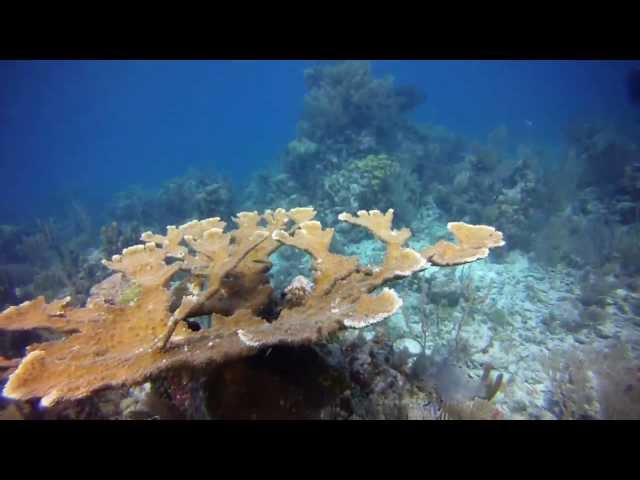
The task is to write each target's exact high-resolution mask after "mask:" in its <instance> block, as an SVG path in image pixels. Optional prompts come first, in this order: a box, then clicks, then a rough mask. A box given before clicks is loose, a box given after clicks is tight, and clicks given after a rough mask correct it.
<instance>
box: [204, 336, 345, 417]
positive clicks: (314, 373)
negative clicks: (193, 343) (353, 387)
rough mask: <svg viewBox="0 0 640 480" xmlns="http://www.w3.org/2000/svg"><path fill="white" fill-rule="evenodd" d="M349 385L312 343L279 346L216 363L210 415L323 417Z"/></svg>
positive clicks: (208, 398)
mask: <svg viewBox="0 0 640 480" xmlns="http://www.w3.org/2000/svg"><path fill="white" fill-rule="evenodd" d="M348 388H349V383H348V381H347V379H346V377H345V376H344V374H343V373H342V372H341V371H339V370H337V369H335V368H332V367H331V366H329V365H328V364H327V362H326V361H325V360H324V359H323V358H322V357H321V356H320V354H318V353H317V352H316V351H315V350H314V349H313V348H310V347H291V346H274V347H272V348H271V349H267V350H265V351H264V352H263V353H260V354H258V355H256V356H253V357H247V358H243V359H241V360H238V361H235V362H231V363H228V364H224V365H221V366H220V367H218V368H216V369H214V370H213V371H212V372H211V373H210V375H209V376H208V378H207V380H206V381H205V383H204V394H205V402H206V407H207V410H208V413H209V415H210V416H211V418H216V419H242V420H244V419H263V420H276V419H319V418H321V416H322V411H323V409H325V408H329V407H331V406H332V405H333V404H334V403H335V402H336V401H337V400H338V398H339V397H340V395H341V394H342V393H343V392H344V391H346V390H347V389H348Z"/></svg>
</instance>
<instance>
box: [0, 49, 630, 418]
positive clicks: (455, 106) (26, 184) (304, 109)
mask: <svg viewBox="0 0 640 480" xmlns="http://www.w3.org/2000/svg"><path fill="white" fill-rule="evenodd" d="M639 68H640V62H639V61H533V60H519V61H487V60H469V61H440V60H438V61H435V60H432V61H371V62H368V61H347V62H345V61H340V62H335V61H289V60H278V61H275V60H273V61H0V126H1V128H0V178H2V180H3V188H2V189H0V309H1V310H4V309H6V308H8V307H10V306H11V305H18V304H21V303H23V302H26V301H30V300H33V299H35V298H36V297H38V296H41V295H42V296H44V297H45V299H46V301H47V302H51V301H53V300H55V299H59V298H62V297H66V296H70V297H71V302H72V304H73V305H74V306H82V305H84V304H85V303H86V302H87V300H88V299H89V298H90V297H91V296H92V294H94V293H95V289H93V290H92V288H93V287H94V285H96V284H99V283H100V282H102V281H104V280H105V279H108V277H109V275H110V274H111V272H110V271H109V270H108V269H107V268H106V267H105V266H104V265H103V264H102V263H101V261H102V260H103V259H105V258H106V259H110V258H111V257H112V256H113V255H117V254H120V252H121V251H122V250H123V249H124V248H126V247H129V246H132V245H135V244H137V243H140V236H141V234H142V233H143V232H146V231H149V230H151V231H153V232H164V229H165V227H166V226H167V225H182V224H185V223H186V222H189V221H192V220H194V219H204V218H209V217H214V216H217V217H220V218H222V219H223V220H224V221H226V222H227V223H228V224H231V223H232V217H233V216H234V215H235V214H237V213H238V212H241V211H254V210H255V211H259V212H262V211H265V210H267V209H272V210H275V209H276V208H285V209H293V208H296V207H307V206H313V207H314V208H315V209H316V210H317V212H318V214H317V217H316V218H317V219H318V220H320V221H321V222H322V224H323V225H324V226H327V227H335V228H336V236H335V237H334V239H333V242H332V243H331V250H332V251H333V252H336V253H338V254H341V255H353V256H356V257H358V258H359V259H360V261H361V263H362V264H364V265H372V264H375V263H379V262H380V261H381V260H382V258H383V256H384V253H385V250H384V248H383V245H382V243H381V242H379V241H378V240H376V239H374V238H373V237H371V236H368V235H366V233H365V232H363V231H362V232H361V231H356V230H355V229H345V228H342V227H341V226H340V225H339V222H338V215H339V214H341V213H342V212H350V213H352V214H355V213H356V212H358V211H360V210H373V209H377V210H381V211H382V212H386V211H387V210H388V209H393V210H394V221H393V224H394V226H396V227H397V228H400V227H408V228H410V229H411V231H412V234H413V236H412V239H411V241H410V243H411V245H412V247H414V248H423V247H426V246H427V245H430V244H433V243H434V242H435V241H437V240H438V239H441V238H450V236H449V235H448V232H447V223H448V222H458V221H463V222H468V223H470V224H483V225H491V226H493V227H495V228H496V229H498V230H499V231H500V232H502V233H503V234H504V239H505V242H506V244H505V245H504V246H501V247H500V248H497V249H495V250H492V251H491V254H490V255H489V256H488V258H485V259H482V260H479V261H477V262H475V263H470V264H468V265H462V266H455V267H448V268H440V269H431V268H428V269H426V270H424V271H423V272H419V273H417V274H416V275H413V276H411V277H410V278H407V279H405V280H403V281H399V282H397V283H394V285H393V286H394V288H395V290H396V291H397V292H398V294H399V296H400V297H401V298H402V300H403V303H402V307H401V308H400V309H398V311H397V312H395V313H394V314H393V315H392V316H390V317H389V318H387V319H386V320H384V321H382V322H380V323H376V324H375V325H372V326H369V327H366V328H362V329H357V330H345V331H341V332H339V333H338V334H336V335H331V336H328V337H326V338H325V339H323V340H322V341H319V342H315V343H314V344H313V345H311V346H306V347H296V348H293V347H291V348H276V347H274V349H269V350H268V353H265V352H262V351H261V352H258V353H257V354H256V355H254V356H249V357H247V358H244V359H241V360H238V361H234V362H228V363H224V364H222V365H219V366H216V367H215V368H207V369H192V370H186V371H185V370H180V371H175V372H174V371H172V372H169V373H163V374H162V375H158V376H157V377H154V378H153V379H151V380H150V381H148V382H146V383H144V384H142V385H136V386H134V385H131V386H126V387H122V388H112V389H103V390H100V391H99V392H96V393H95V394H93V395H91V396H89V397H87V398H83V399H81V400H73V401H71V400H70V401H67V402H63V403H62V404H59V405H56V406H55V407H52V408H42V407H40V406H38V403H37V401H35V400H33V401H32V400H28V401H21V400H20V401H16V400H12V399H10V398H8V397H6V398H2V399H1V400H0V408H2V409H3V410H2V413H0V415H2V416H3V418H47V419H48V418H132V419H143V418H144V419H146V418H224V419H229V418H257V419H260V418H312V419H316V418H323V419H447V418H455V419H457V418H461V419H484V418H487V419H619V418H633V419H635V418H640V357H639V355H640V336H639V335H640V317H639V315H640V277H639V274H640V203H639V201H640V151H639V149H638V145H639V144H640V86H639V85H640V79H639V78H638V77H639V76H640V75H639V74H638V69H639ZM270 260H271V261H272V262H273V265H272V268H270V271H269V278H270V281H271V286H272V288H273V292H274V293H273V295H274V296H275V297H277V296H278V295H281V296H282V298H284V292H285V291H286V289H287V287H288V285H290V284H291V281H292V279H294V278H295V277H297V276H298V275H303V276H305V277H306V278H310V279H311V278H312V277H313V272H312V271H311V267H310V262H309V259H308V257H307V256H305V255H304V254H303V253H301V252H299V251H296V250H294V249H287V248H283V249H281V250H279V251H278V252H276V253H275V254H273V255H272V256H271V257H270ZM179 290H180V289H179V288H178V287H177V286H175V285H174V286H172V292H174V293H173V295H174V296H175V295H180V293H179ZM181 295H184V292H183V293H182V294H181ZM212 321H213V322H214V324H215V316H214V317H213V320H211V319H209V320H202V321H201V326H202V328H205V329H206V328H210V327H211V322H212ZM198 328H200V327H198ZM56 339H57V337H56V336H55V335H54V334H53V333H52V332H50V331H44V330H37V331H17V332H16V331H8V330H3V329H2V324H1V322H0V367H2V370H0V372H3V373H2V385H4V384H5V383H6V382H7V380H8V378H9V376H10V375H11V374H12V373H13V372H15V369H16V367H17V366H18V360H19V359H20V358H22V357H24V356H25V355H26V352H27V351H26V350H25V348H26V347H27V345H29V344H32V343H34V342H41V341H56ZM265 392H268V393H265ZM36 400H37V399H36Z"/></svg>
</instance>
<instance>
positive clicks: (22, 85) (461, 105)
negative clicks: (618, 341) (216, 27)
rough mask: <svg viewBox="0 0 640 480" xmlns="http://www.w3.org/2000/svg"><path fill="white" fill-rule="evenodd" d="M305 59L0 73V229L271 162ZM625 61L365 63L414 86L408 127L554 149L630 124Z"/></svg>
mask: <svg viewBox="0 0 640 480" xmlns="http://www.w3.org/2000/svg"><path fill="white" fill-rule="evenodd" d="M317 63H321V62H310V61H11V62H6V61H5V62H0V125H1V126H2V128H1V129H0V177H1V178H2V180H3V188H2V189H1V190H0V205H1V207H0V222H3V223H7V222H17V221H19V220H21V219H25V218H33V217H36V216H37V217H46V216H48V215H50V214H54V213H55V211H56V208H57V207H59V206H60V204H62V203H65V202H68V201H70V199H72V198H76V199H78V198H81V199H82V201H83V202H84V203H85V204H90V203H92V202H93V204H94V206H95V208H99V207H100V205H101V204H102V203H104V202H105V201H107V200H108V199H109V198H110V197H111V196H112V195H113V193H114V192H116V191H120V190H122V189H124V188H126V187H127V186H129V185H131V184H136V185H140V186H145V187H150V188H154V187H157V186H158V185H159V184H160V183H161V182H162V181H165V180H167V179H169V178H171V177H175V176H178V175H181V174H183V173H184V171H186V169H187V168H188V167H189V166H197V167H201V168H204V169H206V170H207V171H211V172H215V173H221V174H224V175H227V176H229V177H231V179H232V181H233V182H234V183H235V184H236V185H242V184H243V182H245V181H246V180H247V178H248V176H249V174H250V173H252V172H254V171H257V170H260V169H267V168H270V167H271V166H273V165H275V164H276V163H277V162H276V160H277V158H278V155H279V154H281V153H282V151H283V149H284V148H285V147H286V145H287V143H288V142H289V141H290V140H291V139H293V138H294V137H295V131H296V122H297V120H298V117H299V115H300V112H301V109H302V102H303V96H304V93H305V86H304V80H303V70H304V69H305V68H306V67H309V66H311V65H314V64H317ZM632 65H634V63H633V62H601V61H588V62H587V61H579V62H578V61H479V60H474V61H413V62H410V61H374V62H372V67H373V73H374V75H375V76H381V75H386V74H390V75H393V76H394V77H395V79H396V83H397V84H411V85H415V86H417V87H418V88H420V89H421V90H422V91H423V92H424V93H425V94H426V96H427V101H426V102H425V103H424V104H423V105H422V106H420V107H419V108H418V109H417V111H416V112H415V113H414V118H415V119H416V120H417V121H423V122H431V123H435V124H440V125H445V126H447V127H449V128H450V129H451V130H453V131H455V132H456V133H458V134H462V135H467V136H471V137H477V138H478V139H484V138H486V135H487V133H488V132H489V131H490V130H492V129H493V128H495V127H496V126H498V125H500V124H503V125H505V126H507V127H508V129H509V133H510V135H511V138H513V139H515V140H522V141H523V142H532V143H537V144H544V145H546V146H548V148H550V149H555V148H561V146H562V145H563V143H564V141H565V129H566V127H567V125H568V123H569V121H570V120H572V119H574V118H589V117H598V118H602V117H616V118H622V117H628V116H630V115H632V114H633V112H632V111H631V106H630V105H629V104H628V103H627V98H626V91H625V75H626V73H627V71H628V70H629V68H630V67H631V66H632Z"/></svg>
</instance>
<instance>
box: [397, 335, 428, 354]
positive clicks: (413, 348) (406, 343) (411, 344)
mask: <svg viewBox="0 0 640 480" xmlns="http://www.w3.org/2000/svg"><path fill="white" fill-rule="evenodd" d="M403 348H406V349H407V350H408V351H409V353H410V354H411V355H418V354H420V353H421V352H422V347H421V346H420V344H419V343H418V342H416V341H415V340H413V339H412V338H401V339H400V340H396V341H395V342H394V344H393V350H394V351H396V352H399V351H400V350H402V349H403Z"/></svg>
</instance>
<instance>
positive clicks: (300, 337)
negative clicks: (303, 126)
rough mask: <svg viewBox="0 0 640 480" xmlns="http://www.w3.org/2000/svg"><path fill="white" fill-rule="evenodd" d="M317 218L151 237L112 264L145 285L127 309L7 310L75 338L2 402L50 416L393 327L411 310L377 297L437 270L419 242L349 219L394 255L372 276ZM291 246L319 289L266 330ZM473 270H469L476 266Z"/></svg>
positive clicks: (52, 350)
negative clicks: (184, 373) (183, 371)
mask: <svg viewBox="0 0 640 480" xmlns="http://www.w3.org/2000/svg"><path fill="white" fill-rule="evenodd" d="M314 216H315V211H314V210H313V209H311V208H299V209H293V210H290V211H285V210H283V209H278V210H276V211H275V212H273V211H267V212H265V213H264V214H263V215H259V214H258V213H256V212H242V213H240V214H238V217H237V218H235V219H234V221H235V222H236V224H237V228H236V229H235V230H231V231H229V232H225V231H224V227H225V224H224V222H222V221H220V219H218V218H212V219H206V220H202V221H194V222H190V223H187V224H185V225H182V226H180V227H168V228H167V234H166V235H164V236H163V235H155V234H153V233H151V232H146V233H144V234H143V235H142V240H144V241H145V242H146V243H145V244H144V245H136V246H133V247H129V248H127V249H125V250H124V251H123V252H122V255H115V256H114V257H113V259H112V260H111V261H105V262H104V263H105V265H106V266H107V267H109V268H110V269H112V270H115V271H118V272H122V273H123V274H124V275H126V277H127V278H128V280H129V281H131V282H132V284H133V285H135V288H136V292H135V295H132V296H131V298H130V299H129V297H127V298H128V301H127V302H114V301H113V299H112V298H107V297H106V296H104V295H102V296H101V295H100V293H99V292H100V291H101V289H100V288H97V289H94V292H96V294H95V295H94V296H93V297H92V298H91V300H90V301H89V302H88V303H87V306H86V307H83V308H72V307H69V305H68V303H67V302H66V301H65V300H61V301H57V302H52V303H51V304H46V303H45V302H44V300H43V299H42V298H39V299H36V300H34V301H32V302H27V303H26V304H23V305H21V306H19V307H11V308H9V309H7V310H5V311H4V312H2V313H0V328H4V329H9V330H16V329H31V328H51V329H54V330H57V331H60V332H65V333H68V334H69V336H67V337H66V338H64V339H62V340H59V341H50V342H46V343H41V344H35V345H31V346H30V347H29V348H28V350H27V351H28V354H27V356H26V357H25V358H24V359H23V360H22V362H21V364H20V365H19V367H18V368H17V369H16V371H15V372H13V373H12V375H11V376H10V378H9V381H8V383H7V385H6V386H5V389H4V392H3V393H4V395H6V396H8V397H12V398H17V399H28V398H32V397H41V398H42V400H41V403H42V404H43V405H52V404H54V403H56V402H58V401H60V400H63V399H76V398H81V397H83V396H86V395H88V394H90V393H92V392H94V391H96V390H98V389H102V388H106V387H111V386H121V385H133V384H137V383H140V382H143V381H145V380H147V379H149V378H151V377H153V376H154V375H157V374H158V373H159V372H162V371H165V370H168V369H173V368H178V367H199V366H204V365H210V364H216V363H220V362H223V361H226V360H229V359H233V358H238V357H243V356H248V355H251V354H252V353H254V352H255V351H256V350H257V349H258V348H260V347H263V346H271V345H275V344H300V343H309V342H313V341H315V340H317V339H318V338H320V337H322V336H324V335H327V334H329V333H331V332H333V331H336V330H338V329H341V328H345V327H356V328H359V327H364V326H367V325H371V324H373V323H376V322H378V321H381V320H383V319H384V318H386V317H388V316H390V315H392V314H393V313H394V312H395V311H396V310H397V309H398V308H399V307H400V306H401V304H402V300H401V299H400V298H399V297H398V296H397V294H396V293H395V291H393V290H391V289H389V288H384V289H382V291H381V292H380V293H378V294H373V292H374V290H376V289H377V288H378V287H380V286H382V285H384V284H385V283H386V282H388V281H390V280H392V279H396V278H401V277H404V276H408V275H411V274H413V273H415V272H417V271H420V270H423V269H424V268H426V267H427V266H428V265H429V263H428V262H427V259H426V258H425V257H424V256H423V255H421V254H419V253H418V252H416V251H414V250H412V249H410V248H406V247H404V246H403V245H404V243H405V242H406V240H407V239H408V238H409V236H410V235H411V232H410V231H409V230H408V229H402V230H400V231H395V230H393V229H392V228H391V222H392V219H393V211H392V210H389V211H388V212H387V213H386V214H382V213H381V212H379V211H377V210H373V211H369V212H367V211H360V212H358V214H357V216H355V217H354V216H351V215H349V214H342V215H340V219H341V220H343V221H346V222H349V223H353V224H357V225H360V226H363V227H365V228H367V229H369V230H370V231H371V232H372V233H373V234H374V235H375V236H376V237H377V238H379V239H381V240H382V241H383V242H385V243H386V246H387V251H386V255H385V259H384V262H383V264H382V265H381V266H379V267H376V268H373V269H372V268H368V267H362V266H360V265H358V262H357V259H356V258H348V257H342V256H339V255H335V254H333V253H331V252H329V245H330V243H331V239H332V237H333V234H334V231H333V229H331V228H328V229H323V228H322V226H321V225H320V223H319V222H317V221H314V220H312V218H313V217H314ZM450 225H451V224H450ZM467 227H469V228H471V229H472V230H473V228H474V227H473V226H467ZM479 228H481V229H489V228H490V227H479ZM492 232H493V233H491V234H489V235H486V234H485V235H484V237H483V238H484V241H483V240H482V238H481V237H482V236H481V235H478V234H477V232H474V231H471V233H472V234H471V235H465V234H464V232H460V231H459V230H458V233H456V231H454V234H456V236H457V237H458V239H459V241H460V243H461V246H460V247H458V246H454V247H455V248H462V249H463V250H465V251H466V250H470V249H475V250H476V251H483V249H484V250H487V253H488V248H491V247H492V246H496V245H498V244H501V243H500V242H496V241H495V239H496V238H499V239H501V237H502V235H501V234H500V233H499V232H495V231H493V230H492ZM487 239H492V240H493V241H486V240H487ZM282 244H286V245H290V246H292V247H295V248H298V249H302V250H304V251H306V252H308V253H309V254H310V255H311V256H312V257H313V260H314V261H313V267H314V274H315V275H314V278H313V288H312V289H307V291H305V295H304V296H302V297H301V298H300V299H298V301H296V302H292V303H290V304H285V306H284V308H283V309H282V310H281V311H280V313H279V315H278V317H277V318H276V319H275V320H274V321H272V322H267V321H266V320H265V319H263V318H262V317H261V316H260V312H261V310H262V309H263V308H266V307H267V304H268V302H269V301H270V299H271V297H272V295H271V287H270V285H269V281H268V277H267V275H266V274H267V272H268V270H269V268H270V262H269V260H268V257H269V255H271V254H272V253H273V252H274V251H275V250H276V249H277V248H278V247H279V246H280V245H282ZM437 246H438V244H436V247H437ZM438 252H439V250H438ZM432 256H433V255H432ZM484 256H486V254H485V255H484ZM476 257H477V258H482V255H479V254H477V253H476ZM438 258H439V257H438ZM469 258H470V256H469V255H467V256H466V257H465V258H464V261H472V260H470V259H469ZM460 263H463V262H460ZM448 264H451V261H449V263H448ZM178 271H185V272H188V273H189V274H190V275H189V278H188V279H187V280H186V281H185V282H184V289H183V290H184V293H183V296H182V298H181V299H178V303H176V304H175V305H174V306H173V307H172V306H171V305H172V303H171V294H170V292H169V290H168V289H167V286H168V283H169V281H170V280H171V278H172V277H173V276H174V274H175V273H177V272H178ZM172 310H173V311H172ZM203 314H212V320H213V326H212V328H210V329H204V330H200V331H197V332H196V331H192V330H190V329H189V328H187V327H186V322H184V320H186V319H188V318H189V317H194V316H199V315H203Z"/></svg>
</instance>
